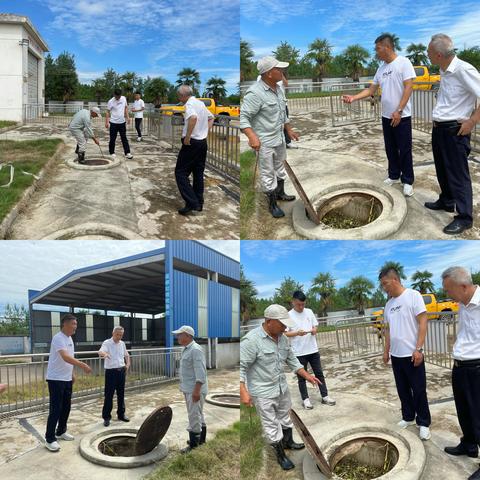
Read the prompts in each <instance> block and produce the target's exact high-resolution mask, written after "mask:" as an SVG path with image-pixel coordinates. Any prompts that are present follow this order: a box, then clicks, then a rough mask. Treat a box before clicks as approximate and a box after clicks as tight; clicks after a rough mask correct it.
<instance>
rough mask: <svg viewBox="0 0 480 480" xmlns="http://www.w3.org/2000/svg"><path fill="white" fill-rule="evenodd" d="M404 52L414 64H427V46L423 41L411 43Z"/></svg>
mask: <svg viewBox="0 0 480 480" xmlns="http://www.w3.org/2000/svg"><path fill="white" fill-rule="evenodd" d="M406 52H407V54H408V55H407V58H408V59H410V61H411V62H412V63H413V64H414V65H428V63H429V62H428V55H427V47H426V46H425V45H424V44H423V43H411V44H410V45H409V46H408V47H407V50H406Z"/></svg>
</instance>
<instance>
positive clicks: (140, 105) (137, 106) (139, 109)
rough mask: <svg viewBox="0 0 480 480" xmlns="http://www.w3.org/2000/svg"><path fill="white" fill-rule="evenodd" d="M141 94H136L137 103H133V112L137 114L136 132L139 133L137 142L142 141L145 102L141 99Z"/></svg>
mask: <svg viewBox="0 0 480 480" xmlns="http://www.w3.org/2000/svg"><path fill="white" fill-rule="evenodd" d="M141 96H142V94H141V93H140V92H135V101H134V102H133V108H132V112H133V113H134V114H135V130H136V131H137V135H138V137H137V142H141V141H142V121H143V111H144V110H145V102H144V101H143V100H142V98H141Z"/></svg>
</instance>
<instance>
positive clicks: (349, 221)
mask: <svg viewBox="0 0 480 480" xmlns="http://www.w3.org/2000/svg"><path fill="white" fill-rule="evenodd" d="M322 222H323V223H324V224H325V225H328V226H329V227H332V228H344V229H346V228H356V227H363V226H364V225H365V224H366V222H364V221H362V220H360V219H359V218H351V217H347V216H345V215H342V214H341V213H340V212H338V211H335V210H332V211H330V212H328V213H327V214H326V215H325V216H324V217H323V218H322Z"/></svg>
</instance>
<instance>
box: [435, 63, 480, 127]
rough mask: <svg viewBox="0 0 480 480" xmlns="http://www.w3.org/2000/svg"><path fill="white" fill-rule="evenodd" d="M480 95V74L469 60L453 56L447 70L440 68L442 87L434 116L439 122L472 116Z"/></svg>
mask: <svg viewBox="0 0 480 480" xmlns="http://www.w3.org/2000/svg"><path fill="white" fill-rule="evenodd" d="M478 97H480V74H479V73H478V70H477V69H476V68H475V67H474V66H473V65H470V64H469V63H467V62H464V61H463V60H460V59H459V58H458V57H456V56H455V57H453V60H452V61H451V62H450V65H449V66H448V68H447V70H445V71H443V70H440V89H439V90H438V96H437V103H436V105H435V107H434V108H433V112H432V118H433V120H435V121H437V122H448V121H454V120H457V121H460V120H467V119H469V118H470V115H471V114H472V112H473V110H474V108H475V101H476V100H477V98H478Z"/></svg>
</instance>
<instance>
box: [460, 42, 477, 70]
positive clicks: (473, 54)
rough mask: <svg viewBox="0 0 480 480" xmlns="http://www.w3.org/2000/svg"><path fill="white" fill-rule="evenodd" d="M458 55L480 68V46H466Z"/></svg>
mask: <svg viewBox="0 0 480 480" xmlns="http://www.w3.org/2000/svg"><path fill="white" fill-rule="evenodd" d="M457 57H458V58H460V59H461V60H463V61H464V62H468V63H470V64H471V65H473V66H474V67H475V68H476V69H477V70H480V47H478V46H475V47H470V48H464V49H463V50H461V51H460V52H458V53H457Z"/></svg>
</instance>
